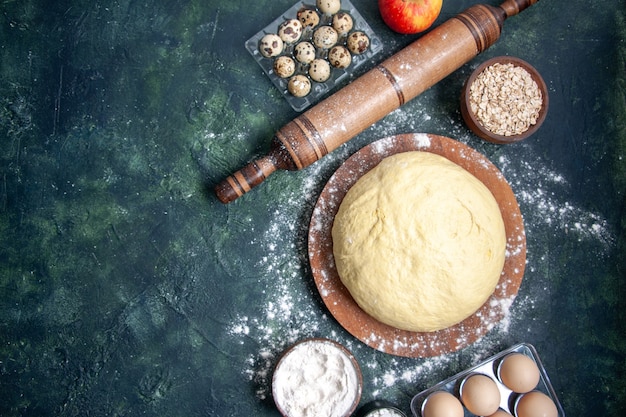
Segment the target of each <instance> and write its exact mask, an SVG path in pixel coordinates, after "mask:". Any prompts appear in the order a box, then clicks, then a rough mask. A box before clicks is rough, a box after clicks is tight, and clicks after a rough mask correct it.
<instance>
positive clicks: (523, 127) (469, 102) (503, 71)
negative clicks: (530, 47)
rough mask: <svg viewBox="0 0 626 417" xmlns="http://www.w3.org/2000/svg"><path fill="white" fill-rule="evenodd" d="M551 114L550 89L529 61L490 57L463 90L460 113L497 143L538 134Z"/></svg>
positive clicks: (472, 128)
mask: <svg viewBox="0 0 626 417" xmlns="http://www.w3.org/2000/svg"><path fill="white" fill-rule="evenodd" d="M547 113H548V89H547V87H546V83H545V82H544V81H543V78H542V77H541V75H540V74H539V72H537V70H536V69H535V68H534V67H533V66H532V65H530V64H529V63H528V62H526V61H524V60H522V59H519V58H515V57H510V56H500V57H495V58H491V59H489V60H487V61H485V62H483V63H482V64H481V65H479V66H478V68H476V70H474V72H472V74H471V75H470V76H469V78H468V79H467V81H466V82H465V86H464V87H463V91H462V93H461V115H462V116H463V120H464V121H465V123H466V124H467V126H468V127H469V128H470V129H471V130H472V132H474V133H475V134H476V135H477V136H479V137H481V138H482V139H485V140H487V141H489V142H493V143H498V144H507V143H514V142H518V141H520V140H523V139H526V138H527V137H529V136H530V135H532V134H533V133H535V132H536V131H537V130H538V129H539V127H540V126H541V124H542V123H543V121H544V120H545V118H546V114H547Z"/></svg>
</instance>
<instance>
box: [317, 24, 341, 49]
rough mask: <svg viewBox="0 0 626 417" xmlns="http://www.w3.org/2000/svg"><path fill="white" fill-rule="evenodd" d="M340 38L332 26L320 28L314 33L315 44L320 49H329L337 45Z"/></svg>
mask: <svg viewBox="0 0 626 417" xmlns="http://www.w3.org/2000/svg"><path fill="white" fill-rule="evenodd" d="M338 37H339V36H338V35H337V31H336V30H335V29H333V28H332V26H320V27H319V28H317V29H316V30H315V32H314V33H313V43H314V44H315V46H317V47H318V48H321V49H329V48H332V47H333V46H334V45H335V44H336V43H337V39H338Z"/></svg>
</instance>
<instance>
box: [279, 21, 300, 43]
mask: <svg viewBox="0 0 626 417" xmlns="http://www.w3.org/2000/svg"><path fill="white" fill-rule="evenodd" d="M278 36H280V38H281V39H282V40H283V42H285V43H286V44H292V43H295V42H297V41H298V40H299V39H300V36H302V22H300V21H299V20H298V19H289V20H285V21H284V22H283V23H281V24H280V26H279V27H278Z"/></svg>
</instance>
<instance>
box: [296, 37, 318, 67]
mask: <svg viewBox="0 0 626 417" xmlns="http://www.w3.org/2000/svg"><path fill="white" fill-rule="evenodd" d="M293 56H294V57H296V59H297V60H298V62H302V63H303V64H310V63H311V62H312V61H313V60H314V59H315V47H314V46H313V44H312V43H311V42H300V43H299V44H297V45H296V47H295V48H294V49H293Z"/></svg>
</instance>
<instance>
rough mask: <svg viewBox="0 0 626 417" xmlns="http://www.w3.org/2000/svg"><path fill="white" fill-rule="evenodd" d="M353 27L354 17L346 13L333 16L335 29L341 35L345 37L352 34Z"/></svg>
mask: <svg viewBox="0 0 626 417" xmlns="http://www.w3.org/2000/svg"><path fill="white" fill-rule="evenodd" d="M353 25H354V23H353V21H352V16H350V15H349V14H348V13H346V12H339V13H337V14H336V15H334V16H333V29H335V30H336V31H337V33H338V34H339V35H345V34H346V33H348V32H350V31H351V30H352V26H353Z"/></svg>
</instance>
